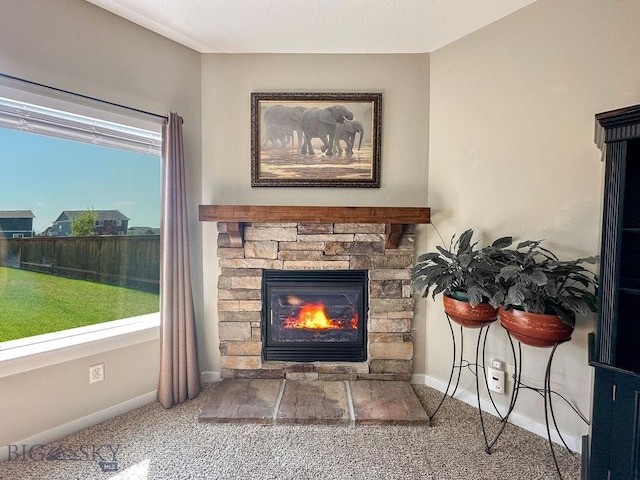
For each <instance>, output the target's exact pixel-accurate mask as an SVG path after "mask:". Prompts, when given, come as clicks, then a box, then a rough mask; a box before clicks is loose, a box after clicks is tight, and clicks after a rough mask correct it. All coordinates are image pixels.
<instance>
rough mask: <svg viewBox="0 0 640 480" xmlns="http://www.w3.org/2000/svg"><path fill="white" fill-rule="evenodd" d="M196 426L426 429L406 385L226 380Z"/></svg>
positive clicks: (420, 410) (424, 417)
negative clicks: (326, 426)
mask: <svg viewBox="0 0 640 480" xmlns="http://www.w3.org/2000/svg"><path fill="white" fill-rule="evenodd" d="M198 420H199V421H200V422H211V423H257V424H260V425H277V424H317V425H318V424H319V425H351V426H357V425H414V426H415V425H428V424H429V417H428V416H427V414H426V412H425V411H424V409H423V408H422V405H421V404H420V401H419V400H418V398H417V397H416V394H415V392H414V391H413V389H412V388H411V385H409V384H408V383H407V382H382V381H368V380H360V381H357V382H347V381H344V382H325V381H305V380H264V379H256V380H234V379H225V380H223V381H222V382H221V383H220V384H219V385H218V386H216V388H215V390H214V391H213V392H212V394H211V397H210V399H209V401H208V402H207V404H206V406H205V407H204V409H203V410H202V412H201V413H200V415H199V417H198Z"/></svg>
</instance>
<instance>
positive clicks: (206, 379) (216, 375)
mask: <svg viewBox="0 0 640 480" xmlns="http://www.w3.org/2000/svg"><path fill="white" fill-rule="evenodd" d="M200 380H201V381H202V383H213V382H219V381H220V380H222V377H220V372H201V373H200Z"/></svg>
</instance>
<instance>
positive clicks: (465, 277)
mask: <svg viewBox="0 0 640 480" xmlns="http://www.w3.org/2000/svg"><path fill="white" fill-rule="evenodd" d="M472 237H473V230H471V229H469V230H466V231H465V232H463V233H462V234H461V235H460V236H459V237H458V238H457V239H456V236H455V235H454V236H453V237H452V238H451V241H450V243H449V248H447V249H445V248H442V247H440V246H437V247H436V249H437V252H431V253H425V254H422V255H420V256H419V257H418V259H417V261H416V264H415V266H414V267H413V269H412V271H411V292H412V293H416V292H417V293H420V295H421V296H423V297H426V296H428V295H429V292H430V291H432V298H434V299H435V296H436V295H438V294H439V293H442V294H443V296H442V302H443V305H444V311H445V313H446V314H447V315H448V316H449V318H450V319H451V320H453V321H454V322H456V323H458V324H459V325H462V326H465V327H472V328H479V327H481V326H482V325H484V324H486V322H492V321H494V320H495V319H496V318H497V309H496V307H497V305H498V304H497V303H496V295H499V294H500V292H501V290H500V288H499V285H498V284H496V276H497V275H498V274H499V273H500V269H501V267H502V265H503V264H502V263H500V262H499V261H498V260H499V259H500V258H502V253H501V251H502V249H503V248H506V247H508V246H509V245H511V237H503V238H500V239H498V240H496V241H495V242H493V243H492V244H491V245H489V246H487V247H484V248H477V245H478V242H475V243H472V241H471V239H472ZM500 298H502V296H500ZM492 303H493V305H492Z"/></svg>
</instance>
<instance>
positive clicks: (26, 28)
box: [0, 0, 202, 447]
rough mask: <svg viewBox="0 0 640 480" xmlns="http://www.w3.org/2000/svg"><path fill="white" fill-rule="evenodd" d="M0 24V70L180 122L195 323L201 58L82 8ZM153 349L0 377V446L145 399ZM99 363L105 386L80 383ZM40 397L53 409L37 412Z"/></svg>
mask: <svg viewBox="0 0 640 480" xmlns="http://www.w3.org/2000/svg"><path fill="white" fill-rule="evenodd" d="M0 18H2V28H0V45H2V48H1V49H0V72H2V73H5V74H9V75H13V76H18V77H23V78H27V79H30V80H33V81H36V82H40V83H44V84H49V85H53V86H57V87H59V88H63V89H67V90H71V91H75V92H79V93H82V94H85V95H89V96H94V97H98V98H101V99H104V100H108V101H111V102H116V103H121V104H125V105H129V106H132V107H136V108H139V109H143V110H148V111H152V112H156V113H160V114H166V113H167V112H168V111H170V110H172V111H175V112H178V113H179V114H180V115H182V116H183V117H184V119H185V123H184V133H185V151H186V155H187V158H188V166H187V184H188V187H189V192H190V198H189V205H191V209H190V217H191V219H190V221H191V225H190V226H191V232H192V235H191V246H192V251H193V253H194V256H193V273H194V280H195V285H194V287H195V289H196V311H197V313H198V317H199V319H201V312H202V301H201V288H200V286H201V282H200V280H199V279H200V278H201V277H202V260H201V257H200V251H201V247H200V235H199V233H198V229H199V223H198V221H197V204H198V203H199V202H200V173H201V171H200V170H201V166H200V146H201V145H200V55H199V54H198V53H196V52H194V51H192V50H190V49H187V48H185V47H182V46H180V45H177V44H176V43H174V42H172V41H169V40H167V39H165V38H163V37H160V36H158V35H156V34H153V33H151V32H149V31H148V30H145V29H143V28H141V27H138V26H136V25H134V24H132V23H130V22H127V21H124V20H122V19H120V18H119V17H116V16H114V15H112V14H110V13H107V12H106V11H104V10H101V9H99V8H97V7H95V6H93V5H91V4H89V3H87V2H85V1H83V0H56V1H50V0H20V1H5V2H0ZM158 349H159V346H158V341H157V340H156V341H152V342H145V343H141V344H139V345H137V346H132V347H127V348H123V349H119V350H115V351H110V352H107V353H105V354H100V355H92V356H90V357H86V358H83V359H78V360H74V361H71V362H65V363H61V364H56V365H54V366H51V367H47V368H43V369H39V370H34V371H31V372H27V373H22V374H17V375H13V376H10V377H5V378H2V379H0V405H2V408H0V425H2V428H1V429H0V447H2V446H3V445H5V444H6V442H15V441H19V440H21V439H24V438H27V437H29V436H31V435H35V434H37V433H39V432H42V431H44V430H47V429H49V428H52V427H54V426H57V425H61V424H63V423H65V422H68V421H70V419H73V418H81V417H83V416H86V415H90V414H92V413H94V412H98V411H100V410H103V409H105V408H108V407H110V406H113V405H116V404H118V403H120V402H125V401H127V400H130V399H134V398H136V397H139V396H140V395H144V394H148V393H149V392H152V391H153V390H154V389H155V388H156V385H157V375H158V364H159V356H158V354H157V352H158ZM98 362H105V370H106V372H107V380H106V381H105V382H104V383H102V384H93V385H89V384H88V373H87V372H88V366H90V365H93V364H95V363H98ZM89 387H91V388H89ZM93 387H97V388H93ZM43 399H46V401H47V405H49V406H50V407H53V408H49V407H44V404H43ZM5 407H6V408H5Z"/></svg>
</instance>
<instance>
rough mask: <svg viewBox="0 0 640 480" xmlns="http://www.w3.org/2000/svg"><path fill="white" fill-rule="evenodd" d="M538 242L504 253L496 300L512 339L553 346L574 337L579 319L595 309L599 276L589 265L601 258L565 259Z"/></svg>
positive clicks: (541, 345)
mask: <svg viewBox="0 0 640 480" xmlns="http://www.w3.org/2000/svg"><path fill="white" fill-rule="evenodd" d="M540 243H541V241H531V240H528V241H525V242H522V243H520V244H519V245H518V246H517V247H516V249H515V250H507V249H505V250H503V251H502V252H501V255H502V258H501V259H500V260H499V261H500V262H501V263H503V266H502V268H501V269H500V272H499V274H498V275H497V277H496V283H497V285H498V286H499V291H498V293H497V294H496V295H495V296H494V297H493V299H492V300H493V301H495V302H497V303H500V304H501V306H500V307H499V309H498V316H499V318H500V323H501V324H502V325H503V326H504V328H506V329H507V330H508V331H509V332H510V334H511V335H512V336H513V337H514V338H516V339H517V340H519V341H520V342H522V343H525V344H527V345H532V346H538V347H550V346H553V345H555V344H557V343H559V342H564V341H567V340H570V339H571V334H572V332H573V329H574V326H575V320H576V315H584V314H588V313H590V312H595V311H596V307H597V302H596V295H595V290H596V288H597V285H598V278H597V275H596V274H595V273H593V272H591V271H590V270H588V269H587V268H585V265H586V264H594V263H596V262H597V261H598V257H588V258H579V259H576V260H568V261H561V260H559V259H558V257H557V256H556V255H554V254H553V253H552V252H550V251H549V250H547V249H546V248H543V247H541V246H540Z"/></svg>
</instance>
